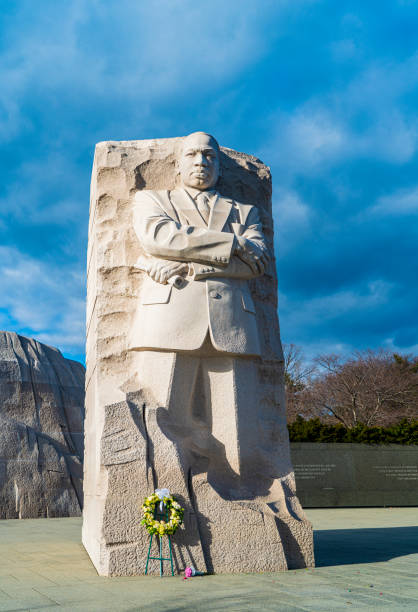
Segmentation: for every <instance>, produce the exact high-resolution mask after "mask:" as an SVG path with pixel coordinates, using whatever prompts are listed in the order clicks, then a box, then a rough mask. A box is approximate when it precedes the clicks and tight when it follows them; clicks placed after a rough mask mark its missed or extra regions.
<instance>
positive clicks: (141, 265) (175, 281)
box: [134, 255, 185, 289]
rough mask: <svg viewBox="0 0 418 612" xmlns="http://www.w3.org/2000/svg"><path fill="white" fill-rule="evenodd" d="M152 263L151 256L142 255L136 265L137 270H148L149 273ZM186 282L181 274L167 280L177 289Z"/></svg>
mask: <svg viewBox="0 0 418 612" xmlns="http://www.w3.org/2000/svg"><path fill="white" fill-rule="evenodd" d="M150 265H151V263H150V260H149V258H147V257H144V256H143V255H141V256H140V257H139V258H138V260H137V262H136V263H135V265H134V267H135V268H137V270H141V271H142V272H146V273H147V274H149V269H150ZM184 282H185V280H184V277H183V276H180V274H175V275H174V276H172V277H171V278H169V279H168V280H167V284H168V285H172V286H173V287H176V289H181V288H182V287H183V285H184Z"/></svg>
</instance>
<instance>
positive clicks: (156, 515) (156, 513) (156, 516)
mask: <svg viewBox="0 0 418 612" xmlns="http://www.w3.org/2000/svg"><path fill="white" fill-rule="evenodd" d="M163 507H164V511H163V512H159V511H158V509H157V506H156V507H155V510H154V519H155V520H156V521H161V520H162V519H165V520H166V522H167V523H168V521H169V516H168V512H167V509H166V506H165V504H163ZM155 535H157V534H155ZM153 537H154V534H153V533H152V534H151V535H150V538H149V547H148V555H147V563H146V565H145V575H147V574H148V563H149V561H150V559H156V560H157V561H159V562H160V576H161V577H162V576H163V573H164V567H163V563H164V561H170V565H171V575H172V576H174V566H173V551H172V548H171V535H170V534H166V537H167V538H168V548H169V551H170V556H169V557H163V542H162V538H163V537H164V536H161V535H159V536H158V539H159V544H160V556H159V557H151V556H150V554H151V545H152V538H153Z"/></svg>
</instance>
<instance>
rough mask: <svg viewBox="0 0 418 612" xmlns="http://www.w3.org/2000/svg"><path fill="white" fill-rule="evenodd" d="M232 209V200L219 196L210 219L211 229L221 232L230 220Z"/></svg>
mask: <svg viewBox="0 0 418 612" xmlns="http://www.w3.org/2000/svg"><path fill="white" fill-rule="evenodd" d="M231 208H232V200H228V199H227V198H223V197H222V196H220V195H219V194H217V195H216V200H215V201H214V203H213V205H212V210H211V213H210V217H209V229H211V230H216V231H218V232H221V231H222V230H223V228H224V226H225V223H226V222H227V220H228V217H229V213H230V212H231Z"/></svg>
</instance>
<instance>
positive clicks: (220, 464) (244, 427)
mask: <svg viewBox="0 0 418 612" xmlns="http://www.w3.org/2000/svg"><path fill="white" fill-rule="evenodd" d="M136 360H137V361H136V368H137V372H138V378H139V383H140V386H141V388H142V389H143V390H144V391H145V392H146V393H147V394H149V397H150V398H152V403H153V404H154V405H157V406H159V407H161V408H165V410H166V411H167V412H166V414H167V418H166V419H165V422H166V423H167V424H168V425H167V427H168V429H169V432H170V434H169V435H171V436H173V438H174V440H175V441H176V442H178V443H179V444H181V445H182V447H183V450H185V451H189V452H190V453H192V454H193V456H195V457H196V456H201V457H206V458H207V460H208V461H209V463H210V464H211V466H212V468H213V469H214V470H215V471H217V472H219V470H223V471H225V470H227V471H229V472H230V471H232V472H234V473H235V474H236V475H241V476H244V472H248V471H252V468H251V466H252V465H253V463H254V462H256V461H257V457H256V452H257V451H256V449H257V446H258V445H257V437H258V427H257V386H258V385H257V364H256V361H255V360H254V359H248V358H242V357H236V356H234V355H228V354H225V353H220V352H219V351H216V349H215V348H214V347H213V346H212V344H211V342H210V340H208V338H207V339H206V341H205V343H204V345H203V346H202V347H201V348H200V349H199V350H197V351H191V352H188V353H186V352H184V353H180V352H179V353H172V352H162V351H140V352H138V353H137V356H136ZM163 421H164V419H162V420H161V423H162V429H163V428H164V423H163Z"/></svg>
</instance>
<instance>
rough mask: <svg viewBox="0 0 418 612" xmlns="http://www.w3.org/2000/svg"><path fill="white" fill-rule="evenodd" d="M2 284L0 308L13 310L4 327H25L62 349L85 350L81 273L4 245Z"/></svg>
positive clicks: (1, 251) (1, 252) (1, 321)
mask: <svg viewBox="0 0 418 612" xmlns="http://www.w3.org/2000/svg"><path fill="white" fill-rule="evenodd" d="M0 286H1V288H2V293H1V302H0V308H1V309H2V310H3V311H4V310H6V311H8V313H9V314H8V316H7V315H5V314H3V315H2V316H1V317H0V325H1V326H2V327H6V328H7V329H8V331H17V332H18V333H19V332H21V331H22V330H25V333H26V334H28V333H30V334H31V335H33V336H34V337H36V338H37V339H38V340H40V341H42V342H47V343H48V344H53V345H55V346H57V347H58V348H59V349H60V350H65V351H70V352H72V353H74V354H76V353H83V352H84V331H85V330H84V321H85V301H84V279H83V276H82V275H81V274H79V273H78V272H77V271H74V270H72V269H68V268H62V267H61V266H58V265H56V264H54V263H46V262H41V261H38V260H35V259H33V258H31V257H28V256H27V255H24V254H22V253H21V252H20V251H18V250H17V249H14V248H9V247H0ZM12 322H13V323H12ZM11 323H12V324H13V329H10V324H11ZM28 330H29V331H28ZM51 330H53V331H51Z"/></svg>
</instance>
